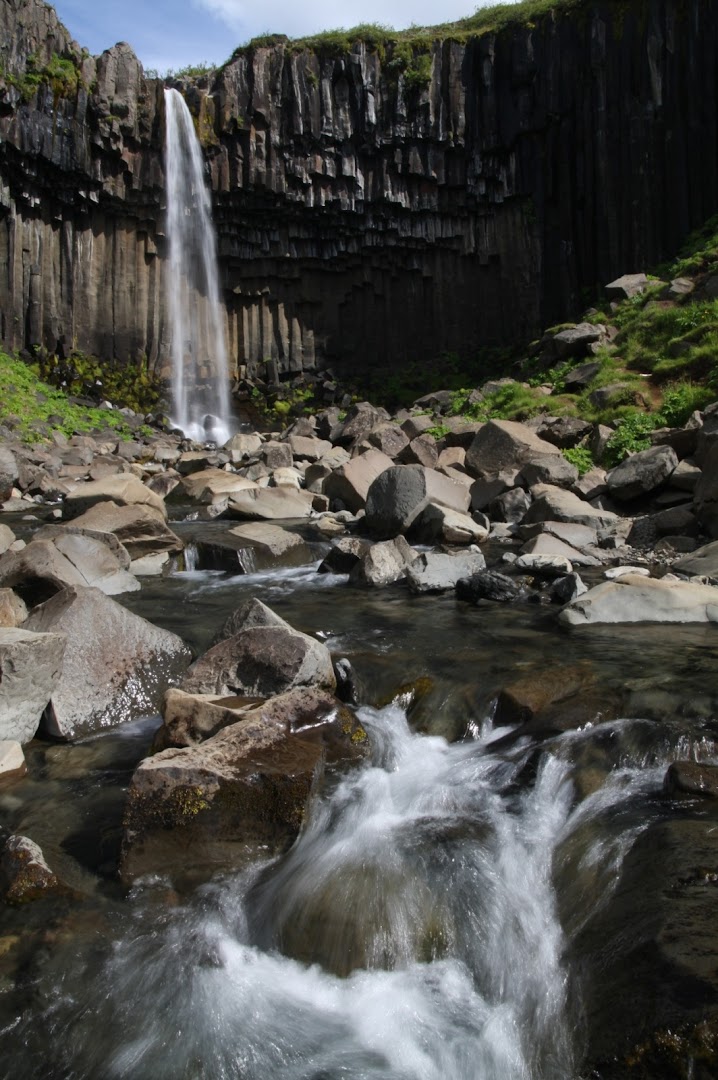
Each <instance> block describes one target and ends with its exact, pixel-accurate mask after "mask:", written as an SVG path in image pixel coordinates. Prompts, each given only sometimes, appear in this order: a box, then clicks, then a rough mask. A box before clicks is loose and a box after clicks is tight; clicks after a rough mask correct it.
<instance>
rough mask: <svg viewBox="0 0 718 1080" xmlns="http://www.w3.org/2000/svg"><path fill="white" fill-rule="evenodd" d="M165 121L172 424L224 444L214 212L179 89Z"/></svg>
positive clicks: (224, 382) (225, 376) (225, 371)
mask: <svg viewBox="0 0 718 1080" xmlns="http://www.w3.org/2000/svg"><path fill="white" fill-rule="evenodd" d="M165 114H166V141H165V171H166V184H167V238H168V241H169V272H168V275H167V299H168V310H169V316H170V323H171V333H172V422H173V423H174V424H175V426H176V427H178V428H180V429H181V430H182V431H183V432H184V434H185V435H187V436H188V437H189V438H192V439H195V440H196V441H198V442H205V441H207V440H211V441H213V442H216V443H219V444H221V443H224V442H226V441H227V439H228V438H229V436H230V434H231V428H232V425H231V410H230V401H229V365H228V363H227V348H226V345H225V338H224V328H223V319H222V309H221V305H220V302H219V286H218V281H217V252H216V245H215V239H214V229H213V226H212V207H211V202H210V197H209V192H208V191H207V187H206V185H205V181H204V161H203V158H202V150H201V147H200V145H199V141H198V139H197V136H196V134H195V130H194V125H193V122H192V116H191V114H190V111H189V109H188V108H187V105H186V103H185V100H184V98H183V97H182V95H181V94H180V93H178V91H177V90H165Z"/></svg>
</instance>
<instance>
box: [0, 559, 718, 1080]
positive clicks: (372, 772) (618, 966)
mask: <svg viewBox="0 0 718 1080" xmlns="http://www.w3.org/2000/svg"><path fill="white" fill-rule="evenodd" d="M317 565H318V564H317V563H312V564H309V565H307V566H301V567H294V568H291V569H269V570H265V571H262V572H260V573H250V574H235V573H231V572H226V571H224V572H223V571H206V570H192V571H180V572H175V573H174V574H173V575H172V576H170V577H167V578H162V579H160V578H158V579H149V580H147V581H146V582H145V583H144V584H143V588H142V591H141V592H140V593H136V594H129V595H127V596H126V597H123V598H122V602H123V603H125V604H126V606H127V607H129V608H131V609H132V610H134V611H136V612H138V613H140V614H142V615H144V616H145V617H147V618H149V619H151V620H152V621H153V622H156V623H157V624H159V625H162V626H164V627H166V628H167V629H171V630H173V631H175V632H176V633H178V634H180V635H181V636H182V637H183V638H184V639H185V640H186V641H187V642H188V643H189V644H190V645H191V646H192V647H193V648H194V649H195V650H196V651H198V652H200V651H202V650H204V649H206V648H207V646H208V645H209V642H210V640H211V638H212V637H213V635H214V633H215V631H216V630H217V628H218V627H219V625H221V623H222V622H223V621H224V619H225V618H226V616H227V615H228V614H229V613H230V612H231V611H232V610H234V609H235V608H236V607H237V606H238V605H239V604H240V603H241V602H242V601H243V600H245V599H247V598H248V597H249V596H257V597H258V598H259V599H261V600H263V601H264V602H265V603H267V604H268V605H269V606H270V607H272V608H273V609H274V610H275V611H277V613H278V614H280V615H281V616H282V617H283V618H285V619H287V620H288V621H289V622H290V623H291V624H292V625H294V626H295V627H297V629H300V630H303V631H305V632H308V633H311V634H314V635H317V636H319V637H320V638H321V639H322V640H323V641H324V642H325V643H326V644H327V645H328V647H329V648H330V650H331V651H332V653H333V655H334V656H335V657H338V656H343V657H347V658H348V659H349V661H350V662H351V665H352V667H353V670H354V673H355V678H356V684H357V688H358V694H359V699H360V706H359V715H360V719H361V722H362V725H363V726H364V727H365V729H366V731H367V732H368V734H369V739H370V742H371V748H372V754H371V761H369V762H367V763H365V764H364V765H363V766H360V767H357V768H354V769H352V770H350V771H348V772H345V773H343V774H342V775H341V776H339V777H335V778H334V779H333V781H332V782H331V783H329V784H327V785H325V786H324V787H322V788H320V789H318V790H317V791H316V793H315V795H314V796H313V797H312V799H311V800H310V804H309V807H308V812H307V816H306V820H305V824H304V827H303V829H302V832H301V834H300V836H299V837H298V839H297V840H296V842H295V843H294V844H293V846H292V847H291V848H290V849H289V850H288V851H286V852H285V853H283V854H282V855H281V856H279V857H274V856H272V857H270V856H269V855H268V854H267V853H266V852H265V853H263V852H261V851H254V852H253V853H252V858H251V859H250V860H248V859H247V857H246V853H244V852H243V853H241V856H240V853H238V859H237V865H236V866H234V867H233V866H228V867H226V868H225V870H224V871H223V872H222V873H218V874H215V875H214V876H213V877H211V878H210V879H209V880H200V879H199V878H197V876H196V875H193V873H192V867H191V866H189V865H187V866H184V865H178V867H177V872H176V874H173V875H171V876H169V877H168V876H164V877H163V876H159V875H154V876H153V875H149V876H147V877H145V878H144V879H142V880H139V881H137V882H136V883H135V884H134V885H133V886H132V887H131V888H130V889H129V890H128V889H126V888H123V887H122V885H121V884H120V882H119V880H118V876H117V865H118V857H119V851H120V841H121V833H122V814H123V808H124V801H125V795H126V790H127V785H128V783H129V780H130V777H131V774H132V771H133V769H134V767H135V765H136V764H137V762H138V761H139V760H140V759H141V758H142V757H144V756H145V755H146V754H147V753H148V752H149V750H150V747H151V744H152V739H153V736H154V733H155V731H156V729H157V727H158V725H159V723H160V719H159V717H148V718H146V719H145V720H141V721H137V722H134V723H131V724H127V725H125V726H122V727H119V728H115V729H111V730H109V731H107V732H106V733H103V734H101V735H96V736H94V737H92V738H89V739H85V740H82V741H80V742H77V743H75V744H72V745H64V744H57V743H51V742H47V741H42V740H39V739H38V740H35V741H33V743H31V744H30V745H29V746H28V747H27V748H26V757H27V760H28V776H27V777H26V778H24V779H22V780H20V781H17V782H15V783H13V784H11V785H9V786H6V787H4V788H2V789H0V813H1V814H2V824H3V827H4V828H5V829H8V830H10V831H12V832H15V833H21V834H23V835H27V836H30V837H31V838H32V839H33V840H35V841H36V842H37V843H38V844H40V846H41V847H42V849H43V852H44V854H45V857H46V859H47V861H48V863H49V864H50V866H51V867H52V868H53V870H55V872H56V873H57V874H58V876H59V877H60V878H61V879H62V880H63V881H64V882H66V883H67V884H68V885H69V886H70V887H71V889H72V890H73V895H72V896H69V897H67V898H64V899H63V898H59V899H58V898H48V899H47V900H42V901H38V902H36V903H35V904H33V905H29V906H27V907H24V908H22V909H11V908H4V909H3V921H2V929H1V930H0V1075H1V1076H2V1077H7V1078H8V1080H9V1078H10V1077H12V1078H14V1080H31V1078H33V1080H34V1078H35V1077H38V1078H39V1077H43V1078H47V1080H60V1078H62V1080H80V1078H82V1080H95V1078H97V1080H99V1078H102V1080H115V1078H133V1080H170V1078H171V1080H205V1078H206V1080H240V1078H241V1080H578V1078H588V1077H591V1076H593V1077H597V1078H598V1077H600V1078H604V1077H605V1078H609V1077H610V1078H611V1080H613V1078H614V1077H619V1076H641V1077H643V1076H646V1077H648V1076H653V1077H661V1076H666V1077H669V1076H671V1077H673V1076H675V1077H686V1078H689V1077H690V1078H692V1080H702V1078H703V1077H708V1076H713V1075H716V1073H715V1071H714V1066H715V1057H713V1058H711V1056H710V1046H711V1045H712V1044H711V1041H710V1040H711V1038H713V1035H712V1034H711V1033H712V1032H714V1031H715V1030H718V1029H716V1028H715V1027H714V1025H715V1021H716V1018H717V1017H718V921H717V920H716V919H715V910H716V899H717V895H716V891H715V890H716V889H717V888H718V884H717V882H718V807H717V804H718V800H716V801H714V800H712V799H709V798H703V799H701V798H693V799H690V798H688V799H685V800H679V799H675V798H671V797H669V796H667V795H666V794H665V792H664V787H663V781H664V776H665V773H666V769H667V767H668V766H669V764H670V763H671V762H673V761H679V760H699V761H706V762H718V750H717V748H716V743H717V741H718V665H717V664H716V642H715V628H714V627H711V626H705V627H704V626H699V627H675V626H672V627H660V626H642V627H640V626H634V627H604V628H601V627H593V628H588V629H587V630H585V631H581V632H579V633H572V634H567V633H565V632H563V631H561V630H559V628H558V627H557V626H556V624H555V618H554V612H553V611H552V610H551V609H548V608H544V607H541V606H533V605H528V604H516V605H512V606H504V605H487V606H485V607H483V606H482V607H479V608H474V607H469V606H467V605H464V604H461V603H458V602H457V601H456V600H455V598H454V596H453V595H443V596H429V597H412V596H410V595H409V594H408V593H407V592H405V591H404V590H403V589H402V588H401V587H391V588H389V589H386V590H382V591H377V592H363V591H359V590H355V589H351V588H350V587H349V586H348V584H347V580H346V578H343V577H336V576H332V575H319V574H318V573H317ZM419 680H421V686H422V687H423V691H424V692H423V695H421V696H419V697H418V698H417V699H416V700H415V701H413V703H412V700H413V699H412V697H411V695H410V694H409V693H408V692H407V691H406V689H405V688H406V687H407V686H409V685H411V684H417V681H419ZM527 681H529V682H531V681H534V682H535V683H536V685H537V686H538V685H541V684H542V682H543V683H544V684H547V683H551V684H554V685H555V684H556V683H558V684H561V685H564V686H565V687H566V688H567V696H566V698H565V699H564V700H563V701H562V702H561V705H560V708H558V709H555V710H554V711H553V712H552V713H550V714H549V713H546V718H545V719H544V720H541V719H540V717H541V714H539V720H538V721H536V720H534V721H532V722H530V723H528V724H522V723H520V722H519V721H517V720H516V719H515V718H513V719H512V718H511V716H510V711H509V710H508V707H507V704H506V703H507V701H510V700H512V699H511V694H510V693H507V691H510V689H511V687H512V686H515V685H516V684H522V685H526V682H527ZM666 1032H668V1033H669V1034H670V1035H671V1038H672V1040H673V1041H672V1042H671V1038H669V1037H668V1035H666V1034H665V1033H666ZM701 1032H703V1035H701ZM661 1040H663V1042H662V1041H661ZM642 1054H643V1057H642V1056H641V1055H642ZM661 1055H662V1056H661ZM642 1070H643V1071H642Z"/></svg>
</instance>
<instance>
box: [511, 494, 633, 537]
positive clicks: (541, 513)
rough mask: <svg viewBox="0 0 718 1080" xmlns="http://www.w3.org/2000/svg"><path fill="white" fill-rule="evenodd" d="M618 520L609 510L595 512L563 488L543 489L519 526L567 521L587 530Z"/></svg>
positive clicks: (616, 515)
mask: <svg viewBox="0 0 718 1080" xmlns="http://www.w3.org/2000/svg"><path fill="white" fill-rule="evenodd" d="M618 520H619V517H618V514H614V513H612V512H611V511H610V510H597V509H596V508H595V507H593V506H591V505H590V504H589V503H587V502H584V501H583V499H579V497H578V496H577V495H574V494H573V492H571V491H565V490H564V489H563V488H556V487H551V488H545V489H540V490H539V491H537V492H536V498H535V499H534V501H533V503H532V504H531V506H530V507H529V509H528V510H527V511H526V514H525V515H524V517H523V518H522V519H521V525H522V526H524V525H532V524H534V523H536V522H539V521H567V522H575V523H576V524H578V525H586V526H588V527H589V528H601V527H606V526H609V525H612V524H613V523H614V522H617V521H618Z"/></svg>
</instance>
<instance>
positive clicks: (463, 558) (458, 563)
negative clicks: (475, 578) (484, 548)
mask: <svg viewBox="0 0 718 1080" xmlns="http://www.w3.org/2000/svg"><path fill="white" fill-rule="evenodd" d="M485 567H486V562H485V560H484V556H483V555H481V554H480V553H478V552H477V553H472V554H468V553H467V554H461V555H445V554H443V553H442V552H438V551H437V552H434V551H429V552H424V553H422V554H421V555H419V556H417V558H416V559H414V561H413V562H412V563H411V564H410V565H409V566H408V567H407V568H406V580H407V584H408V585H409V589H410V590H411V592H413V593H437V592H445V591H447V590H448V589H453V588H455V586H456V583H457V581H459V579H460V578H465V577H470V576H471V575H472V574H477V573H478V572H479V571H480V570H483V569H485Z"/></svg>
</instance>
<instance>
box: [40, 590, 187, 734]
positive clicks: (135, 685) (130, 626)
mask: <svg viewBox="0 0 718 1080" xmlns="http://www.w3.org/2000/svg"><path fill="white" fill-rule="evenodd" d="M25 628H26V629H28V630H31V631H35V632H38V633H45V632H52V633H53V634H64V635H65V636H66V638H67V648H66V650H65V657H64V661H63V665H62V675H61V677H60V679H59V680H58V682H57V684H56V685H55V687H54V688H53V691H52V698H51V701H50V704H49V706H48V708H47V710H46V713H45V717H44V721H43V726H44V730H46V731H47V732H48V734H50V735H52V736H54V737H55V738H62V739H71V738H74V737H75V736H77V735H83V734H88V733H90V732H92V731H97V730H99V729H101V728H106V727H111V726H113V725H115V724H121V723H123V722H124V721H126V720H133V719H135V718H136V717H138V716H142V715H146V714H147V713H151V712H154V711H157V710H158V708H159V706H160V703H161V701H162V697H163V695H164V693H165V691H166V689H167V687H168V686H169V685H170V684H171V683H172V682H173V681H175V680H176V679H177V678H179V675H180V674H181V672H182V671H183V670H184V668H185V667H186V666H187V664H188V663H189V660H190V655H191V654H190V651H189V649H188V648H187V646H186V645H185V644H184V642H183V641H182V640H181V639H180V638H178V637H177V636H176V635H175V634H171V633H169V631H167V630H161V629H160V628H159V627H157V626H153V625H152V623H149V622H147V620H146V619H142V618H140V617H139V616H138V615H133V614H132V613H131V612H129V611H127V610H126V608H123V607H122V606H121V605H120V604H118V603H116V602H115V601H114V600H112V599H110V597H108V596H105V595H104V594H103V593H102V592H100V590H99V589H91V588H82V587H79V586H78V587H73V588H68V589H65V590H63V591H62V592H61V593H58V594H57V595H56V596H54V597H53V598H52V599H51V600H48V601H46V603H44V604H41V605H39V606H38V607H37V608H35V610H34V611H33V612H32V614H31V616H30V618H29V619H28V620H27V622H26V623H25Z"/></svg>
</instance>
